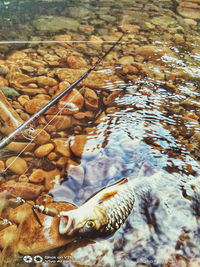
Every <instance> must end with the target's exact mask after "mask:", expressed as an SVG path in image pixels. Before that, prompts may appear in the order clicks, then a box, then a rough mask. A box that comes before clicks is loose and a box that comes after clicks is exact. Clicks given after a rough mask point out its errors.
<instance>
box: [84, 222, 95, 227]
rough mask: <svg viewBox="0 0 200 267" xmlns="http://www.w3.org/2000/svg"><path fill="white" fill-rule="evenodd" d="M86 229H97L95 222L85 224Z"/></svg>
mask: <svg viewBox="0 0 200 267" xmlns="http://www.w3.org/2000/svg"><path fill="white" fill-rule="evenodd" d="M85 227H87V228H93V227H95V222H94V221H87V222H86V224H85Z"/></svg>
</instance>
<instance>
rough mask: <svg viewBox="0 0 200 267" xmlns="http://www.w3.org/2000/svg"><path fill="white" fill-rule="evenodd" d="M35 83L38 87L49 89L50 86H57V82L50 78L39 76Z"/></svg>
mask: <svg viewBox="0 0 200 267" xmlns="http://www.w3.org/2000/svg"><path fill="white" fill-rule="evenodd" d="M37 82H38V85H39V86H41V87H43V86H44V87H51V86H55V85H57V84H58V82H57V81H56V80H55V79H53V78H51V77H46V76H39V77H37Z"/></svg>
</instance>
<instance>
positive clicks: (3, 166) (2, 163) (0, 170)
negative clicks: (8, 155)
mask: <svg viewBox="0 0 200 267" xmlns="http://www.w3.org/2000/svg"><path fill="white" fill-rule="evenodd" d="M4 169H5V164H4V162H3V161H2V160H0V173H1V172H2V171H3V170H4Z"/></svg>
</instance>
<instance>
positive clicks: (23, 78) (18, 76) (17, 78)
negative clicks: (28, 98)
mask: <svg viewBox="0 0 200 267" xmlns="http://www.w3.org/2000/svg"><path fill="white" fill-rule="evenodd" d="M6 79H7V80H8V81H9V84H10V85H11V86H13V87H14V88H18V89H21V90H22V91H23V90H25V89H27V87H28V86H27V85H28V84H29V83H34V82H35V80H36V78H32V77H29V76H28V75H25V74H23V73H20V72H14V71H13V72H9V73H8V74H7V75H6Z"/></svg>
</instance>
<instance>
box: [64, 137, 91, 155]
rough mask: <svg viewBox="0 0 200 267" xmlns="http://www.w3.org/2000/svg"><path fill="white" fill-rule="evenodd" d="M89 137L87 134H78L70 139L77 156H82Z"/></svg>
mask: <svg viewBox="0 0 200 267" xmlns="http://www.w3.org/2000/svg"><path fill="white" fill-rule="evenodd" d="M87 138H88V137H87V135H76V136H74V137H73V138H72V139H71V140H70V143H69V144H70V149H71V151H72V153H73V154H74V155H75V156H78V157H81V156H82V154H83V151H84V148H85V144H86V142H87Z"/></svg>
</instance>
